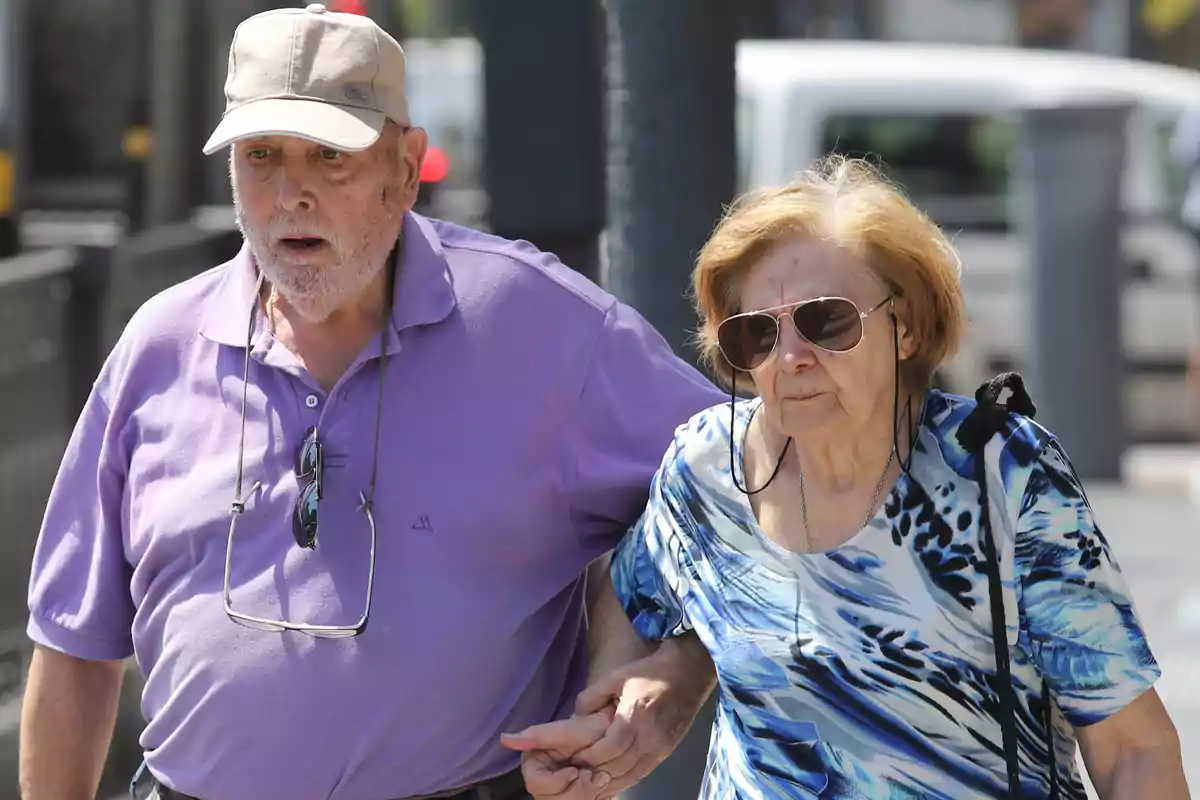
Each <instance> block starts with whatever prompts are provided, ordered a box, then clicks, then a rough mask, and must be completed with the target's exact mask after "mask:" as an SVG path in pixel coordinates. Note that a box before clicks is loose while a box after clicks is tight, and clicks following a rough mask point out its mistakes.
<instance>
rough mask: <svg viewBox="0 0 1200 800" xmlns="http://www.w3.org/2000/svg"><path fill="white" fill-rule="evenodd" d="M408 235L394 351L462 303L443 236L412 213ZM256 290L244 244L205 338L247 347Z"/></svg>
mask: <svg viewBox="0 0 1200 800" xmlns="http://www.w3.org/2000/svg"><path fill="white" fill-rule="evenodd" d="M403 231H404V233H403V239H402V241H403V245H402V246H401V248H400V251H399V253H398V254H397V258H399V260H400V263H399V264H398V265H397V268H396V286H395V294H394V295H393V298H392V316H391V322H392V335H390V336H389V337H388V340H389V346H388V351H389V352H392V351H393V350H395V349H398V347H399V333H400V332H401V331H403V330H405V329H406V328H412V327H416V326H418V325H433V324H435V323H438V322H441V321H442V320H444V319H445V318H446V317H448V316H449V315H450V312H452V311H453V310H454V307H455V305H456V304H457V300H456V298H455V294H454V283H453V281H452V279H451V277H450V268H449V265H448V264H447V263H446V254H445V251H444V250H443V249H442V241H441V237H439V236H438V234H437V231H436V230H434V227H433V224H432V223H431V222H430V221H429V220H428V219H426V218H424V217H422V216H420V215H418V214H414V213H412V212H409V213H407V214H405V215H404V228H403ZM257 288H258V267H257V265H256V264H255V263H254V256H253V255H252V254H251V253H250V246H249V244H247V243H246V242H243V243H242V248H241V250H239V251H238V254H237V255H236V256H234V258H233V260H232V261H230V262H229V264H228V268H227V269H226V270H224V274H223V276H222V278H221V281H220V283H219V284H218V286H217V288H216V291H215V292H214V293H213V294H212V295H210V296H209V298H208V300H207V302H205V303H204V305H203V307H202V310H201V320H200V335H201V336H203V337H204V338H205V339H208V340H209V341H212V342H216V343H218V344H223V345H228V346H230V347H245V346H246V334H247V326H248V325H249V322H250V317H249V315H250V310H251V308H252V307H253V304H254V303H255V302H256V290H257Z"/></svg>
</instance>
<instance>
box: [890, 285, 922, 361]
mask: <svg viewBox="0 0 1200 800" xmlns="http://www.w3.org/2000/svg"><path fill="white" fill-rule="evenodd" d="M888 315H889V316H890V317H891V318H892V324H893V325H895V326H896V340H897V342H898V343H899V348H898V349H899V351H900V352H899V357H900V360H901V361H907V360H908V359H910V358H912V356H913V353H914V352H915V351H916V349H917V343H916V340H915V338H914V337H913V334H912V330H911V329H910V328H909V326H908V323H907V322H906V320H907V319H908V306H907V304H906V303H905V302H904V300H903V298H894V299H892V300H889V301H888Z"/></svg>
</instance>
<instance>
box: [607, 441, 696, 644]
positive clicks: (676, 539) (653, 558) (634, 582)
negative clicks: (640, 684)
mask: <svg viewBox="0 0 1200 800" xmlns="http://www.w3.org/2000/svg"><path fill="white" fill-rule="evenodd" d="M680 457H681V456H680V450H679V447H678V444H677V442H673V443H672V444H671V446H670V448H669V449H668V450H667V454H666V456H665V457H664V458H663V460H662V466H661V467H660V468H659V470H658V472H657V473H656V474H655V476H654V480H653V482H652V483H651V486H650V499H649V500H648V501H647V503H646V510H645V511H644V512H643V513H642V516H641V517H640V518H639V519H638V521H637V522H636V523H634V525H633V527H631V528H630V529H629V530H628V531H627V532H626V534H625V537H624V538H623V539H622V540H621V543H620V544H619V545H618V546H617V549H616V552H614V553H613V559H612V566H611V568H610V571H609V573H610V575H611V576H612V583H613V588H614V589H615V590H616V593H617V598H618V599H619V600H620V601H621V606H622V607H623V608H624V609H625V614H626V615H627V616H628V617H629V620H630V621H631V622H632V623H633V627H634V628H635V629H636V630H637V632H638V634H639V635H641V636H642V638H644V639H649V640H651V641H660V640H662V639H664V638H667V637H669V636H679V635H680V634H683V633H686V632H687V631H689V630H691V629H692V624H691V623H690V622H689V621H688V618H687V612H686V610H685V609H686V607H685V602H686V599H687V596H688V592H689V590H690V588H689V587H690V586H691V580H690V578H689V576H690V575H691V574H692V573H693V570H692V569H691V566H692V565H691V561H690V559H689V555H688V548H687V546H686V543H687V542H688V541H690V537H689V535H688V532H687V530H686V529H685V522H684V521H685V520H686V519H687V516H686V515H684V514H681V513H679V508H680V505H679V504H680V503H681V502H683V500H684V494H683V485H682V481H681V477H682V476H681V474H680V470H679V468H678V463H679V458H680Z"/></svg>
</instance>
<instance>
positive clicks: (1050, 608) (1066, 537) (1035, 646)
mask: <svg viewBox="0 0 1200 800" xmlns="http://www.w3.org/2000/svg"><path fill="white" fill-rule="evenodd" d="M1016 569H1017V577H1018V579H1019V581H1020V586H1021V610H1022V614H1023V617H1024V624H1025V625H1026V627H1027V629H1028V634H1029V642H1030V648H1031V650H1032V654H1033V657H1034V661H1035V663H1036V665H1037V667H1038V669H1039V671H1040V672H1041V674H1042V676H1043V677H1044V678H1045V680H1046V682H1047V684H1048V685H1049V687H1050V690H1051V693H1052V694H1053V696H1054V699H1055V701H1056V703H1057V704H1058V706H1059V708H1060V709H1061V710H1062V712H1063V714H1064V715H1065V716H1066V718H1067V720H1068V721H1069V722H1070V723H1071V725H1072V726H1074V727H1083V726H1086V725H1091V724H1093V723H1096V722H1100V721H1101V720H1103V719H1105V718H1107V717H1109V716H1111V715H1112V714H1114V713H1116V712H1117V711H1120V710H1121V709H1122V708H1124V707H1125V706H1126V705H1128V704H1129V703H1130V702H1132V701H1133V700H1135V699H1137V697H1138V696H1139V695H1141V694H1142V693H1143V692H1145V691H1146V690H1147V689H1149V688H1150V687H1151V686H1152V685H1153V684H1154V682H1155V681H1156V680H1157V679H1158V677H1159V675H1160V674H1161V672H1160V670H1159V667H1158V664H1157V663H1156V662H1155V660H1154V656H1153V654H1152V653H1151V652H1150V646H1149V644H1148V643H1147V641H1146V636H1145V633H1144V631H1143V629H1142V625H1141V623H1140V621H1139V620H1138V616H1137V613H1136V610H1135V608H1134V604H1133V599H1132V597H1131V596H1130V592H1129V587H1128V585H1127V584H1126V582H1125V578H1124V577H1123V576H1122V574H1121V569H1120V567H1119V566H1118V564H1117V559H1116V557H1115V556H1114V554H1113V552H1112V549H1111V548H1110V546H1109V543H1108V540H1107V539H1105V537H1104V534H1103V533H1102V532H1101V530H1100V528H1099V526H1098V525H1097V524H1096V520H1095V517H1094V516H1093V514H1092V509H1091V507H1090V506H1089V504H1088V501H1087V497H1086V495H1085V494H1084V491H1083V488H1082V484H1081V482H1080V480H1079V477H1078V476H1077V475H1076V473H1075V470H1074V468H1073V467H1072V465H1071V462H1070V460H1069V459H1068V458H1067V455H1066V453H1065V452H1064V451H1063V450H1062V448H1061V447H1060V446H1059V445H1058V443H1057V442H1056V441H1053V440H1052V441H1051V442H1050V443H1049V445H1047V447H1046V448H1045V450H1044V451H1043V453H1042V455H1041V457H1040V458H1039V460H1038V462H1037V463H1036V464H1034V466H1033V469H1032V472H1031V474H1030V479H1029V483H1028V485H1027V487H1026V490H1025V495H1024V499H1023V501H1022V505H1021V512H1020V517H1019V521H1018V529H1017V543H1016Z"/></svg>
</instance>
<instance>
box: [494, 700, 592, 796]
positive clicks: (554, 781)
mask: <svg viewBox="0 0 1200 800" xmlns="http://www.w3.org/2000/svg"><path fill="white" fill-rule="evenodd" d="M612 720H613V709H612V708H611V707H610V708H605V709H600V710H598V711H596V712H595V713H591V714H576V715H575V716H573V717H571V718H570V719H564V720H558V721H557V722H547V723H545V724H543V725H534V726H532V727H530V728H526V729H525V730H523V731H521V732H519V733H505V734H501V736H500V744H502V745H504V746H505V747H508V748H510V749H512V750H520V751H521V775H522V776H523V777H524V778H525V789H526V790H527V791H528V792H529V794H531V795H533V797H534V798H536V800H546V799H548V798H555V800H594V798H597V797H599V796H600V794H601V791H602V790H603V789H604V787H605V786H606V785H607V784H608V782H609V776H608V774H607V773H605V772H595V771H593V770H590V769H587V768H582V769H581V768H580V767H578V766H576V765H575V764H574V762H573V759H574V758H575V755H576V754H577V753H579V752H580V751H581V750H584V749H586V748H587V747H589V746H591V745H593V744H595V743H596V742H598V741H599V740H600V739H601V738H602V737H603V736H604V732H605V731H606V730H608V726H609V725H610V724H611V723H612Z"/></svg>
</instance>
